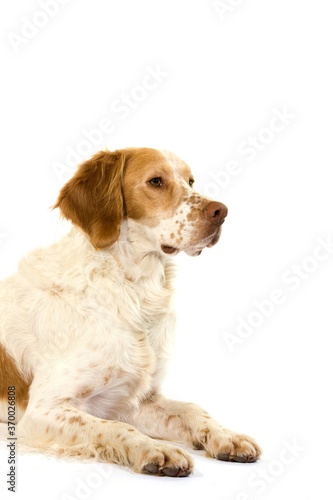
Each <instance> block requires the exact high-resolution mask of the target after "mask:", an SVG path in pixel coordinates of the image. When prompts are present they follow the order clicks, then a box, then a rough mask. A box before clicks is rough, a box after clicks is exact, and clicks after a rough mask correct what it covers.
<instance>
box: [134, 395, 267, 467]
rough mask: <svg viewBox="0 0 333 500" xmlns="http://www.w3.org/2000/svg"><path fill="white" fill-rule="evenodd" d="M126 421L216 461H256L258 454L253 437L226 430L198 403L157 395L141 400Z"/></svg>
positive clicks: (259, 451) (150, 433)
mask: <svg viewBox="0 0 333 500" xmlns="http://www.w3.org/2000/svg"><path fill="white" fill-rule="evenodd" d="M128 421H129V422H130V423H131V424H133V425H135V427H136V428H138V429H140V430H141V431H142V432H144V433H145V434H147V435H149V436H152V437H155V438H160V439H169V440H174V441H182V442H185V443H187V444H188V445H190V446H193V447H194V448H195V449H202V450H203V449H204V450H206V452H207V454H208V455H209V456H211V457H214V458H217V459H218V460H226V461H233V462H255V461H256V460H257V459H258V458H259V456H260V454H261V449H260V448H259V446H258V445H257V444H256V442H255V441H254V440H253V439H252V438H250V437H249V436H246V435H244V434H236V433H235V432H232V431H230V430H228V429H225V428H224V427H222V426H221V425H219V423H218V422H216V421H215V420H213V419H212V418H211V417H210V416H209V415H208V413H207V412H206V411H204V410H203V409H202V408H200V407H199V406H197V405H195V404H192V403H182V402H179V401H171V400H167V399H165V398H164V397H163V396H160V395H159V394H153V395H152V396H151V397H150V398H149V399H147V400H146V401H144V402H143V403H142V404H141V406H140V408H139V409H138V410H136V411H135V412H133V414H132V415H131V418H130V419H129V420H128Z"/></svg>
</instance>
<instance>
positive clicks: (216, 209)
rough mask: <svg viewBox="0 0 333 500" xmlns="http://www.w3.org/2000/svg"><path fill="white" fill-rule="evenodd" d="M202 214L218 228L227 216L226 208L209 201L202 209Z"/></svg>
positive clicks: (216, 202)
mask: <svg viewBox="0 0 333 500" xmlns="http://www.w3.org/2000/svg"><path fill="white" fill-rule="evenodd" d="M204 214H205V216H206V217H207V219H208V220H210V222H212V223H213V224H216V225H217V226H220V225H221V224H223V221H224V219H225V218H226V216H227V215H228V208H227V207H226V206H225V205H223V203H219V202H218V201H210V202H209V203H208V205H207V206H206V207H205V209H204Z"/></svg>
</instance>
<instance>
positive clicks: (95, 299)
mask: <svg viewBox="0 0 333 500" xmlns="http://www.w3.org/2000/svg"><path fill="white" fill-rule="evenodd" d="M193 182H194V180H193V177H192V174H191V170H190V168H189V167H188V166H187V165H186V163H184V162H183V161H182V160H181V159H179V158H178V157H177V156H175V155H173V154H171V153H166V152H161V151H158V150H154V149H149V148H128V149H123V150H118V151H114V152H109V151H103V152H100V153H98V154H96V155H95V156H94V157H93V158H91V159H90V160H89V161H87V162H85V163H83V164H82V165H81V166H80V167H79V169H78V170H77V172H76V173H75V175H74V176H73V178H72V179H71V180H70V181H69V182H68V183H67V184H66V185H65V186H64V187H63V189H62V190H61V192H60V195H59V199H58V201H57V203H56V207H59V209H60V211H61V213H62V215H63V216H64V217H66V218H67V219H69V220H70V221H71V222H72V223H73V227H72V229H71V231H70V232H69V234H68V235H67V236H65V237H64V238H63V239H62V240H61V241H60V242H58V243H56V244H54V245H53V246H51V247H50V248H46V249H39V250H36V251H34V252H32V253H31V254H30V255H28V256H27V257H26V258H25V259H24V260H23V261H22V262H21V264H20V267H19V271H18V273H17V274H16V275H14V276H12V277H9V278H7V279H6V280H5V281H3V282H2V283H1V284H0V361H1V366H0V376H1V386H0V419H1V421H3V422H6V421H7V406H8V404H7V393H8V388H14V389H13V390H14V392H15V397H16V409H17V413H18V415H17V418H18V419H20V423H19V425H18V428H19V432H20V435H21V436H22V437H21V439H22V441H23V442H24V443H25V444H27V445H28V446H29V447H33V448H35V449H37V450H42V451H45V452H52V453H57V454H64V455H70V456H80V457H83V458H89V457H96V459H98V460H101V461H106V462H113V463H118V464H123V465H127V466H129V467H131V468H132V469H133V470H135V471H137V472H143V473H146V474H156V475H166V476H172V477H183V476H188V475H189V474H190V473H191V471H192V468H193V461H192V458H191V457H190V455H189V454H188V453H187V452H186V451H184V450H183V449H181V448H179V447H176V446H174V445H171V444H170V445H168V444H164V443H162V442H159V441H158V440H156V439H154V438H160V439H164V440H171V441H172V440H173V441H181V442H184V443H186V444H187V445H189V446H192V447H194V448H196V449H204V450H206V452H207V454H208V455H210V456H211V457H214V458H217V459H219V460H227V461H234V462H254V461H256V460H257V459H258V457H259V456H260V448H259V447H258V446H257V444H256V443H255V442H254V440H253V439H251V438H250V437H248V436H245V435H240V434H235V433H234V432H232V431H230V430H227V429H225V428H223V427H222V426H220V425H219V424H218V423H217V422H216V421H215V420H213V419H212V418H211V417H210V416H209V415H208V414H207V413H206V412H205V411H204V410H202V409H201V408H200V407H198V406H196V405H194V404H191V403H181V402H177V401H170V400H167V399H165V398H164V397H163V396H162V395H161V394H160V390H159V388H160V383H161V380H162V377H163V375H164V371H165V367H166V361H167V360H168V346H169V344H170V339H171V338H172V334H173V329H174V323H175V322H174V313H173V310H172V300H171V299H172V279H173V275H174V271H173V265H172V262H171V261H172V258H171V257H170V256H171V255H175V254H177V253H178V252H180V251H182V250H183V251H185V252H186V253H187V254H189V255H199V254H200V252H201V251H202V250H203V249H204V248H205V247H211V246H212V245H214V244H215V243H216V242H217V241H218V239H219V236H220V232H221V225H222V223H223V221H224V219H225V217H226V215H227V208H226V206H225V205H223V204H222V203H218V202H216V201H211V200H208V199H206V198H205V197H203V196H202V195H200V194H199V193H197V192H196V191H195V190H194V189H193Z"/></svg>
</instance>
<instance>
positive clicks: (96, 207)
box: [54, 151, 126, 249]
mask: <svg viewBox="0 0 333 500" xmlns="http://www.w3.org/2000/svg"><path fill="white" fill-rule="evenodd" d="M125 160H126V155H125V154H124V153H123V152H122V151H114V152H110V151H101V152H100V153H97V154H96V155H95V156H93V157H92V158H91V159H90V160H88V161H86V162H84V163H82V165H80V167H79V168H78V170H77V172H76V173H75V175H74V176H73V177H72V179H70V180H69V181H68V182H67V184H65V185H64V187H63V188H62V190H61V191H60V194H59V197H58V201H57V203H56V204H55V206H54V208H60V210H61V213H62V215H63V216H64V217H66V218H67V219H69V220H70V221H72V223H73V224H75V225H76V226H79V227H80V228H81V229H83V231H84V232H85V233H86V234H87V235H88V236H89V238H90V241H91V243H92V244H93V245H94V247H95V248H96V249H102V248H105V247H108V246H111V245H113V243H115V241H116V240H117V239H118V236H119V233H120V225H121V222H122V220H123V215H124V203H123V195H122V177H123V173H124V167H125Z"/></svg>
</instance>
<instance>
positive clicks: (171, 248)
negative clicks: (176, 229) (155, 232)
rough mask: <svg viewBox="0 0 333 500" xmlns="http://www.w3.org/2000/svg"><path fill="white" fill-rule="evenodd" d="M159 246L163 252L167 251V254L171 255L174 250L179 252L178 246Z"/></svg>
mask: <svg viewBox="0 0 333 500" xmlns="http://www.w3.org/2000/svg"><path fill="white" fill-rule="evenodd" d="M161 248H162V250H163V252H164V253H167V254H168V255H172V254H174V253H176V252H179V250H178V248H175V247H169V246H168V245H161Z"/></svg>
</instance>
